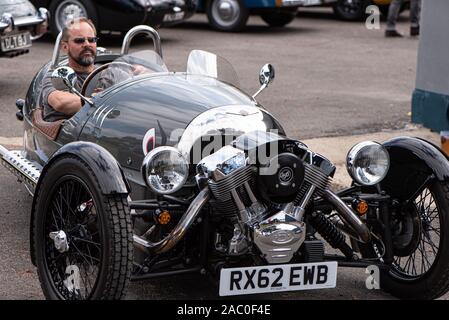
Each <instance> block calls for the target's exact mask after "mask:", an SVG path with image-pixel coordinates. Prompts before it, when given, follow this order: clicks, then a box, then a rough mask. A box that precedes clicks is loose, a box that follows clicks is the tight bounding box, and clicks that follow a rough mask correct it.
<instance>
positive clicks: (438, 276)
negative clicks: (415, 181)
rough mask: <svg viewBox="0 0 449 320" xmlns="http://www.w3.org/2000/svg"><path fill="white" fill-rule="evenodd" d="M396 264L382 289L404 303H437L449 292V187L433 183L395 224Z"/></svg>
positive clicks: (403, 208)
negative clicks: (420, 301) (425, 300)
mask: <svg viewBox="0 0 449 320" xmlns="http://www.w3.org/2000/svg"><path fill="white" fill-rule="evenodd" d="M391 227H392V238H393V252H394V262H393V264H392V266H391V268H390V270H389V271H382V272H381V279H380V285H381V287H382V288H383V289H385V290H386V291H388V292H390V293H391V294H393V295H395V296H397V297H399V298H404V299H436V298H438V297H439V296H441V295H443V294H444V293H445V292H446V291H447V290H448V289H449V187H448V186H447V184H442V183H441V182H439V181H436V180H433V181H432V182H429V183H428V185H427V186H426V188H425V189H424V190H423V191H422V192H421V193H420V194H418V195H417V196H416V197H415V199H413V201H410V202H409V203H408V204H404V205H402V206H401V209H399V210H398V211H397V212H394V213H393V215H392V221H391Z"/></svg>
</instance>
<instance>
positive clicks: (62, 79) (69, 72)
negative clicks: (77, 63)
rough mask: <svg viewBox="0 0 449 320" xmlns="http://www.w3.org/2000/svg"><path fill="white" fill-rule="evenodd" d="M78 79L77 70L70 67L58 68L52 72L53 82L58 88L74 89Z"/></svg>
mask: <svg viewBox="0 0 449 320" xmlns="http://www.w3.org/2000/svg"><path fill="white" fill-rule="evenodd" d="M76 80H77V77H76V72H75V71H74V70H73V69H72V68H70V67H59V68H56V69H55V70H54V71H53V73H52V74H51V83H52V84H53V87H55V89H56V90H65V89H69V90H70V91H72V90H73V89H74V88H75V83H76Z"/></svg>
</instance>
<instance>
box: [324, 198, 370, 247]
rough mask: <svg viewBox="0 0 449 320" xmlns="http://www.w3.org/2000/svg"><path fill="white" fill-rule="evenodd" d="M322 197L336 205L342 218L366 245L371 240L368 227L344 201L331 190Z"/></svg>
mask: <svg viewBox="0 0 449 320" xmlns="http://www.w3.org/2000/svg"><path fill="white" fill-rule="evenodd" d="M322 197H323V198H324V199H326V200H327V201H329V202H330V203H331V204H333V205H334V207H335V209H336V210H337V212H338V213H339V215H340V217H341V218H342V219H343V221H344V222H346V223H347V224H348V225H349V226H350V228H351V229H352V230H354V231H355V232H356V233H357V234H358V236H359V238H360V240H361V241H363V242H365V243H366V242H369V241H370V240H371V232H370V231H369V229H368V227H367V226H366V225H365V224H364V223H363V222H362V220H360V218H359V217H358V216H357V215H356V214H355V212H354V211H353V210H352V209H351V208H350V207H348V205H347V204H346V203H344V201H343V200H341V199H340V198H339V197H338V196H337V195H336V194H335V193H333V192H332V191H330V190H329V189H327V190H325V191H324V192H323V194H322Z"/></svg>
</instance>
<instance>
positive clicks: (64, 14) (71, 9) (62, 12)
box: [56, 0, 86, 30]
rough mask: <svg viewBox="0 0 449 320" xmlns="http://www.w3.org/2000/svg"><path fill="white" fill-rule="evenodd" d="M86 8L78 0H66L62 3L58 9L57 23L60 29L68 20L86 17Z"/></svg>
mask: <svg viewBox="0 0 449 320" xmlns="http://www.w3.org/2000/svg"><path fill="white" fill-rule="evenodd" d="M85 16H86V10H85V9H84V8H83V7H82V6H81V4H79V3H78V2H77V1H73V0H70V1H66V3H62V4H61V5H60V6H59V7H58V9H57V11H56V23H57V26H58V29H59V30H62V28H63V27H64V26H65V24H66V23H67V21H69V20H72V19H76V18H79V17H85Z"/></svg>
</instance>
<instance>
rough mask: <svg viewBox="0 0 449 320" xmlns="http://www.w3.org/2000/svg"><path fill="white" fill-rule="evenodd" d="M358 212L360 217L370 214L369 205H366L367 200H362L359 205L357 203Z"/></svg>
mask: <svg viewBox="0 0 449 320" xmlns="http://www.w3.org/2000/svg"><path fill="white" fill-rule="evenodd" d="M357 212H358V213H359V214H360V215H364V214H365V213H367V212H368V203H366V201H365V200H360V201H359V203H357Z"/></svg>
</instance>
